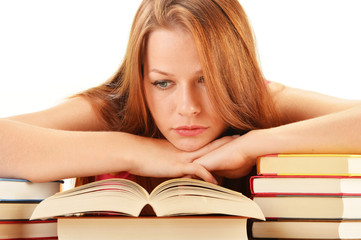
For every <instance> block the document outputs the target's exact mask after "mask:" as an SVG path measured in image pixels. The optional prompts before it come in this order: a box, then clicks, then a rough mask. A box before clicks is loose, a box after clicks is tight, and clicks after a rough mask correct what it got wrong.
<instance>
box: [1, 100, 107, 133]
mask: <svg viewBox="0 0 361 240" xmlns="http://www.w3.org/2000/svg"><path fill="white" fill-rule="evenodd" d="M8 119H10V120H14V121H20V122H24V123H27V124H31V125H36V126H40V127H46V128H53V129H61V130H74V131H98V130H103V129H104V124H103V123H102V122H101V121H100V119H99V118H98V116H97V114H96V112H95V111H94V109H93V108H92V106H91V104H90V103H89V102H88V101H87V100H86V99H85V98H83V97H75V98H71V99H68V100H66V101H65V102H63V103H61V104H59V105H57V106H55V107H52V108H49V109H46V110H43V111H39V112H35V113H29V114H23V115H18V116H13V117H9V118H8Z"/></svg>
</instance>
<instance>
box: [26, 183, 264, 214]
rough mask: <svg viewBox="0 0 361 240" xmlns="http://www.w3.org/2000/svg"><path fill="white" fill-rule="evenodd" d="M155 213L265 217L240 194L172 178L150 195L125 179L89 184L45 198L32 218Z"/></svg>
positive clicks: (219, 187) (253, 204)
mask: <svg viewBox="0 0 361 240" xmlns="http://www.w3.org/2000/svg"><path fill="white" fill-rule="evenodd" d="M148 204H149V205H150V206H151V207H152V208H153V210H154V212H155V214H156V215H157V216H176V215H203V214H225V215H234V216H243V217H247V218H258V219H264V216H263V213H262V211H261V209H260V208H259V207H258V205H257V204H256V203H255V202H253V201H252V200H251V199H249V198H247V197H245V196H243V195H242V194H241V193H239V192H236V191H232V190H229V189H226V188H224V187H221V186H217V185H214V184H211V183H207V182H204V181H200V180H194V179H185V178H179V179H172V180H168V181H165V182H163V183H161V184H160V185H158V186H157V187H156V188H155V189H154V190H153V191H152V192H151V193H150V194H149V193H148V192H147V191H146V190H145V189H144V188H143V187H141V186H140V185H139V184H137V183H135V182H133V181H130V180H126V179H107V180H102V181H97V182H93V183H89V184H86V185H83V186H80V187H76V188H74V189H70V190H68V191H65V192H60V193H57V194H55V195H53V196H52V197H49V198H47V199H45V200H44V201H43V202H41V203H40V204H39V206H38V207H37V208H36V209H35V211H34V212H33V215H32V217H31V219H46V218H52V217H55V216H68V215H76V214H79V213H112V214H121V215H128V216H139V214H140V213H141V211H142V209H143V208H144V207H145V206H146V205H148Z"/></svg>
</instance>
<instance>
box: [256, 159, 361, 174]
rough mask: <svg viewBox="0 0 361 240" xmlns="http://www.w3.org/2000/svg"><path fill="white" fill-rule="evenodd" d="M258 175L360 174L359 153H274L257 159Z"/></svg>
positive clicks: (360, 161)
mask: <svg viewBox="0 0 361 240" xmlns="http://www.w3.org/2000/svg"><path fill="white" fill-rule="evenodd" d="M257 171H258V175H343V176H357V175H359V176H361V155H347V154H276V155H266V156H261V157H259V158H258V160H257Z"/></svg>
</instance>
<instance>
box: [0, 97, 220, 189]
mask: <svg viewBox="0 0 361 240" xmlns="http://www.w3.org/2000/svg"><path fill="white" fill-rule="evenodd" d="M103 128H104V126H102V124H101V121H99V120H98V119H97V117H96V115H95V113H94V112H93V110H92V108H91V106H90V104H89V103H88V102H87V101H85V100H84V99H81V98H78V99H72V100H70V101H68V102H66V103H64V104H62V105H60V106H58V107H55V108H53V109H49V110H46V111H43V112H39V113H33V114H27V115H22V116H17V117H11V118H8V119H1V120H0V166H1V168H0V176H1V177H12V178H25V179H29V180H31V181H35V182H42V181H51V180H56V179H63V178H70V177H81V176H93V175H98V174H103V173H109V172H117V171H129V172H130V173H132V174H135V175H142V176H150V177H180V176H183V175H186V174H192V175H197V176H198V177H200V178H203V179H205V180H207V181H213V180H214V179H213V177H212V175H211V174H210V173H209V172H208V171H207V170H205V168H204V167H202V166H201V165H199V164H195V163H192V162H191V160H190V158H189V157H188V156H187V155H186V154H184V153H182V152H180V151H179V150H177V149H176V148H174V147H173V146H172V145H171V144H170V143H169V142H167V141H165V140H156V139H151V138H145V137H139V136H135V135H132V134H127V133H121V132H110V131H107V132H105V131H97V130H101V129H103ZM75 130H77V131H75Z"/></svg>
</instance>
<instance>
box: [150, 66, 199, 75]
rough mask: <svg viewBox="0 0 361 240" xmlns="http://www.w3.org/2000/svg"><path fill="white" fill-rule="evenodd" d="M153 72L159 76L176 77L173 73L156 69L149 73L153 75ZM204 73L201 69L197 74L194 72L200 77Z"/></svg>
mask: <svg viewBox="0 0 361 240" xmlns="http://www.w3.org/2000/svg"><path fill="white" fill-rule="evenodd" d="M151 72H154V73H159V74H162V75H164V76H171V77H174V74H172V73H167V72H164V71H162V70H159V69H156V68H152V69H151V70H150V71H149V73H151ZM202 73H203V70H202V69H200V70H197V71H195V72H194V75H199V74H202Z"/></svg>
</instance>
